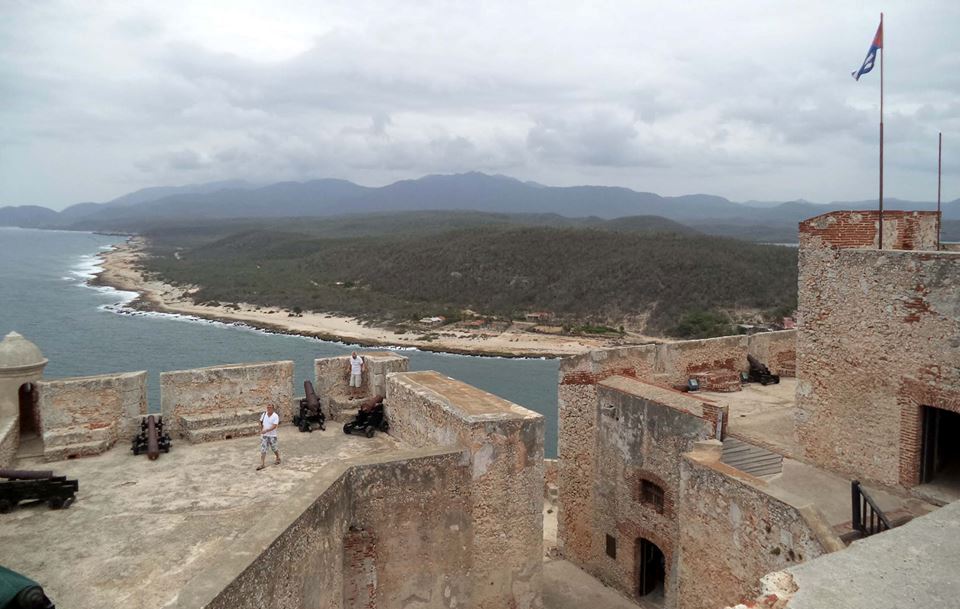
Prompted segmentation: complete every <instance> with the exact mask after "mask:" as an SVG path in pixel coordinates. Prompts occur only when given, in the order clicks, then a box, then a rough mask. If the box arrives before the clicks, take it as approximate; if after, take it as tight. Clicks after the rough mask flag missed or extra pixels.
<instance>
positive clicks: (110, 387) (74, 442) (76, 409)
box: [37, 372, 147, 460]
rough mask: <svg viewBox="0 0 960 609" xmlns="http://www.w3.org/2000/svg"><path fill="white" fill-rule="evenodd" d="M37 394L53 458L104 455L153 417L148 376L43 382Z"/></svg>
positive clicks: (45, 438)
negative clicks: (143, 420)
mask: <svg viewBox="0 0 960 609" xmlns="http://www.w3.org/2000/svg"><path fill="white" fill-rule="evenodd" d="M37 392H38V405H39V408H40V420H41V423H42V425H43V444H44V458H46V459H48V460H54V459H62V458H67V457H75V456H83V455H91V454H98V453H101V452H104V451H105V450H107V449H108V448H110V447H111V446H113V444H114V443H115V442H116V441H117V440H118V439H123V440H128V439H130V438H133V436H134V434H135V433H136V432H137V431H139V426H140V417H141V416H142V415H145V414H146V413H147V373H146V372H127V373H120V374H103V375H99V376H85V377H74V378H66V379H58V380H51V381H39V382H38V383H37Z"/></svg>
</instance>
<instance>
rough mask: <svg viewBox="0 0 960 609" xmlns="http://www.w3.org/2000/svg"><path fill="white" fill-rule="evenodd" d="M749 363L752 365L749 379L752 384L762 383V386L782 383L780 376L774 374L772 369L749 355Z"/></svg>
mask: <svg viewBox="0 0 960 609" xmlns="http://www.w3.org/2000/svg"><path fill="white" fill-rule="evenodd" d="M747 362H748V363H749V364H750V372H748V373H747V377H748V379H749V381H750V382H751V383H760V384H761V385H769V384H771V383H773V384H775V385H776V384H777V383H779V382H780V375H779V374H773V373H772V372H770V369H769V368H767V367H766V366H765V365H763V364H762V363H760V360H758V359H757V358H755V357H753V356H752V355H750V354H749V353H748V354H747Z"/></svg>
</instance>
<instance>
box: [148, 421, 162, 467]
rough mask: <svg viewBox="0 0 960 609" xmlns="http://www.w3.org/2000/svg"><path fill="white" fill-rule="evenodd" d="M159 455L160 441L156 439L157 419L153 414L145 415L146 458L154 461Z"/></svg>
mask: <svg viewBox="0 0 960 609" xmlns="http://www.w3.org/2000/svg"><path fill="white" fill-rule="evenodd" d="M159 456H160V442H159V440H158V439H157V420H156V419H154V418H153V415H150V416H148V417H147V458H148V459H150V460H151V461H156V460H157V458H158V457H159Z"/></svg>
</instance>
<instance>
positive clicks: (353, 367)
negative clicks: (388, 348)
mask: <svg viewBox="0 0 960 609" xmlns="http://www.w3.org/2000/svg"><path fill="white" fill-rule="evenodd" d="M349 365H350V397H352V398H355V397H359V396H360V386H361V385H362V384H363V371H364V370H366V369H367V363H366V362H365V361H363V358H362V357H360V356H359V355H357V352H356V351H354V352H353V353H351V354H350V363H349Z"/></svg>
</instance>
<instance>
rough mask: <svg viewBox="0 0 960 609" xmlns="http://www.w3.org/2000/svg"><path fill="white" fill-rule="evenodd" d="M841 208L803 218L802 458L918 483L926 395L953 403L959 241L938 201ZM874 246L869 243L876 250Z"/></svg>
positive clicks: (950, 406)
mask: <svg viewBox="0 0 960 609" xmlns="http://www.w3.org/2000/svg"><path fill="white" fill-rule="evenodd" d="M877 232H878V231H877V214H876V213H875V212H836V213H832V214H825V215H823V216H817V217H816V218H811V219H810V220H806V221H804V222H803V223H801V225H800V240H801V242H800V245H801V247H800V262H799V266H800V278H799V281H800V287H799V311H798V317H799V321H800V330H799V333H798V335H797V351H798V361H799V366H800V369H799V371H798V376H799V378H800V381H799V386H798V390H797V435H798V439H799V441H800V444H801V445H802V447H803V451H804V458H805V459H806V460H809V461H810V462H813V463H816V464H818V465H820V466H821V467H824V468H828V469H833V470H836V471H838V472H842V473H845V474H849V475H856V476H860V477H863V478H864V479H869V480H875V481H877V482H881V483H884V484H888V485H898V484H899V485H901V486H904V487H911V486H915V485H916V484H918V483H919V472H920V463H919V461H920V427H921V406H930V407H934V408H939V409H943V410H947V411H950V412H955V413H960V252H947V251H937V249H936V248H937V242H936V214H935V213H934V212H886V213H885V214H884V247H885V248H895V249H883V250H878V249H875V248H876V245H877V241H878V239H877ZM871 248H873V249H871Z"/></svg>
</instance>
